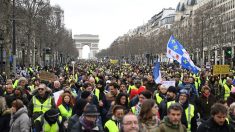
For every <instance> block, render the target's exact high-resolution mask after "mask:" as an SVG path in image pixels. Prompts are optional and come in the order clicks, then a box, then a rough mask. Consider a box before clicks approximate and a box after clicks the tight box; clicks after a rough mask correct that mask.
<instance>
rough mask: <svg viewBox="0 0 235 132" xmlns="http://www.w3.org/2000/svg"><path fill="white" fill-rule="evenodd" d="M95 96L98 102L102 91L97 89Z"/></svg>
mask: <svg viewBox="0 0 235 132" xmlns="http://www.w3.org/2000/svg"><path fill="white" fill-rule="evenodd" d="M95 96H96V97H97V99H98V101H99V99H100V90H99V89H97V88H96V89H95Z"/></svg>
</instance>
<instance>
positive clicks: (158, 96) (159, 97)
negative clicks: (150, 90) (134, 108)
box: [156, 93, 162, 104]
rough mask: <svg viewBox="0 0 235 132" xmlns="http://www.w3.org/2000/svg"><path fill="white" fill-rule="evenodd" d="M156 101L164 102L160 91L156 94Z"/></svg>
mask: <svg viewBox="0 0 235 132" xmlns="http://www.w3.org/2000/svg"><path fill="white" fill-rule="evenodd" d="M156 102H157V104H160V103H161V102H162V97H161V96H160V95H159V93H157V94H156Z"/></svg>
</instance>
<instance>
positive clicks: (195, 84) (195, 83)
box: [194, 81, 199, 90]
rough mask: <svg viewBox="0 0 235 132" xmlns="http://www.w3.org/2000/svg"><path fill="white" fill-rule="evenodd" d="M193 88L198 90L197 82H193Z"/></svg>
mask: <svg viewBox="0 0 235 132" xmlns="http://www.w3.org/2000/svg"><path fill="white" fill-rule="evenodd" d="M194 86H195V88H196V89H197V90H198V88H199V85H198V82H196V81H195V82H194Z"/></svg>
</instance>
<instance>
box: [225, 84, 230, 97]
mask: <svg viewBox="0 0 235 132" xmlns="http://www.w3.org/2000/svg"><path fill="white" fill-rule="evenodd" d="M230 91H231V90H230V88H229V87H228V85H227V84H224V100H227V98H228V97H229V95H230Z"/></svg>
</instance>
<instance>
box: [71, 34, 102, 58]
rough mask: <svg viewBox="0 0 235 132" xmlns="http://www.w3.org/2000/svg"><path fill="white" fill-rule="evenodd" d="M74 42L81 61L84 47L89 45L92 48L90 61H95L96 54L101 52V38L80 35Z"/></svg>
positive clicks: (75, 36)
mask: <svg viewBox="0 0 235 132" xmlns="http://www.w3.org/2000/svg"><path fill="white" fill-rule="evenodd" d="M74 41H75V45H76V48H77V50H78V53H79V59H82V49H83V46H85V45H88V46H89V47H90V54H89V57H88V58H89V59H94V58H95V55H96V53H97V52H98V50H99V47H98V46H99V36H98V35H91V34H79V35H74Z"/></svg>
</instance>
